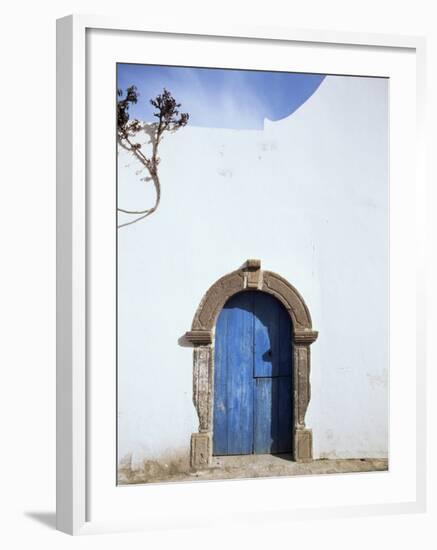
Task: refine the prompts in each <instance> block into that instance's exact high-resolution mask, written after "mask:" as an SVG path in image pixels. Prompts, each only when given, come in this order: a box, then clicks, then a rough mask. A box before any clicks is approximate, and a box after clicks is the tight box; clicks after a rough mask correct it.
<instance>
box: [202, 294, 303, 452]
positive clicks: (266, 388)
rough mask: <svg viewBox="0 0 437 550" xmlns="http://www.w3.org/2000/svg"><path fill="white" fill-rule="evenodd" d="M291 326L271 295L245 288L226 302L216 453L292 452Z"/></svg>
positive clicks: (218, 360) (219, 343) (217, 364)
mask: <svg viewBox="0 0 437 550" xmlns="http://www.w3.org/2000/svg"><path fill="white" fill-rule="evenodd" d="M291 331H292V327H291V321H290V318H289V316H288V313H287V312H286V310H285V309H284V307H283V306H282V304H281V303H280V302H279V301H278V300H276V299H275V298H274V297H273V296H271V295H269V294H265V293H263V292H257V291H248V292H241V293H239V294H236V295H235V296H233V297H232V298H231V299H230V300H229V301H228V302H227V303H226V304H225V306H224V308H223V309H222V311H221V313H220V315H219V318H218V320H217V325H216V336H215V358H214V411H213V412H214V422H213V424H214V427H213V453H214V454H215V455H233V454H252V453H255V454H261V453H285V452H290V451H291V434H292V400H291V399H292V397H291V396H292V377H291V375H292V353H291V342H292V339H291V338H292V334H291Z"/></svg>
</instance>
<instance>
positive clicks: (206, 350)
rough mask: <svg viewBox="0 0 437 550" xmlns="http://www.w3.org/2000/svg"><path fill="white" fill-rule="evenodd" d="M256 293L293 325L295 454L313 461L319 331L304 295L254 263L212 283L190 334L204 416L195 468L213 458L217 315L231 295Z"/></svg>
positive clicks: (194, 446) (195, 441)
mask: <svg viewBox="0 0 437 550" xmlns="http://www.w3.org/2000/svg"><path fill="white" fill-rule="evenodd" d="M256 289H258V290H260V291H263V292H267V293H270V294H272V295H273V296H275V297H276V298H277V299H278V300H280V302H281V303H282V304H283V305H284V306H285V308H286V309H287V311H288V312H289V314H290V317H291V320H292V323H293V329H294V330H293V335H292V341H291V342H290V345H292V344H294V367H293V368H294V371H293V376H294V428H293V454H294V459H295V460H298V461H302V460H311V458H312V432H311V430H310V429H308V428H306V427H305V414H306V411H307V408H308V404H309V401H310V397H311V391H310V348H309V346H310V344H312V343H313V342H314V341H315V340H316V339H317V336H318V333H317V331H315V330H312V325H311V316H310V313H309V311H308V308H307V306H306V304H305V302H304V300H303V298H302V296H301V295H300V294H299V292H298V291H297V290H296V289H295V288H294V287H293V286H292V285H290V283H288V282H287V281H286V280H285V279H283V278H282V277H280V276H279V275H277V274H276V273H273V272H271V271H263V270H262V269H261V262H260V260H253V259H252V260H247V261H246V262H245V264H244V265H243V267H241V268H240V269H238V270H237V271H233V272H232V273H229V274H228V275H225V276H224V277H222V278H221V279H219V280H218V281H217V282H216V283H214V284H213V285H212V287H211V288H210V289H209V290H208V291H207V293H206V294H205V296H204V298H203V299H202V301H201V303H200V306H199V308H198V309H197V311H196V314H195V316H194V319H193V323H192V326H191V330H190V331H188V332H187V333H186V334H185V338H186V340H187V341H188V342H190V343H192V344H193V345H194V354H193V356H194V364H193V403H194V406H195V408H196V411H197V415H198V418H199V432H198V433H194V434H192V436H191V465H192V467H193V468H207V467H208V466H209V465H210V464H211V458H212V402H213V399H212V396H213V381H214V375H213V372H214V359H213V356H214V353H213V335H214V327H215V323H216V320H217V317H218V315H219V313H220V311H221V309H222V307H223V306H224V304H225V303H226V301H227V300H228V299H229V298H230V297H231V296H232V295H234V294H236V293H237V292H241V291H244V290H256Z"/></svg>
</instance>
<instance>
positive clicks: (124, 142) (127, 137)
mask: <svg viewBox="0 0 437 550" xmlns="http://www.w3.org/2000/svg"><path fill="white" fill-rule="evenodd" d="M117 95H118V97H120V98H122V99H119V100H118V101H117V140H118V143H119V144H120V145H121V146H122V147H123V148H124V149H125V150H126V151H129V152H130V153H132V154H133V156H134V157H135V158H136V159H137V160H138V161H139V162H140V163H141V164H142V165H143V166H144V167H145V168H146V169H147V171H148V172H149V174H150V178H149V180H151V181H152V182H153V184H154V187H155V196H156V198H155V204H154V206H152V208H147V209H144V210H128V209H124V208H117V210H118V211H119V212H123V213H125V214H132V215H138V214H141V216H140V217H139V218H136V219H134V220H132V221H129V222H126V223H123V224H121V225H119V226H118V227H119V228H120V227H126V226H127V225H131V224H133V223H136V222H138V221H140V220H142V219H144V218H146V217H147V216H150V214H153V212H155V211H156V209H157V208H158V206H159V203H160V200H161V183H160V180H159V175H158V165H159V163H160V160H161V159H160V158H159V157H158V148H159V144H160V143H161V141H162V139H163V135H164V132H175V131H177V130H179V128H182V127H183V126H185V125H186V124H187V123H188V119H189V117H190V115H189V114H188V113H180V112H179V108H180V106H181V104H180V103H177V102H176V100H175V99H174V97H173V96H172V95H171V93H170V92H169V91H168V90H166V89H165V88H164V90H163V92H162V93H161V94H159V95H157V96H156V97H155V98H154V99H151V100H150V103H151V104H152V105H153V107H155V109H156V111H155V112H154V113H153V116H154V117H156V118H157V119H158V122H156V123H153V124H141V123H140V122H139V121H138V120H137V119H132V120H130V117H129V107H130V105H132V104H135V103H137V102H138V95H139V94H138V92H137V88H136V86H130V87H129V88H127V90H126V92H125V96H124V97H123V92H122V90H117ZM142 131H143V132H145V133H146V134H147V135H148V136H149V138H150V141H149V143H151V145H152V154H151V156H150V158H148V157H146V155H145V154H144V153H143V151H142V150H141V144H140V143H138V142H137V141H136V137H137V136H138V134H139V133H140V132H142Z"/></svg>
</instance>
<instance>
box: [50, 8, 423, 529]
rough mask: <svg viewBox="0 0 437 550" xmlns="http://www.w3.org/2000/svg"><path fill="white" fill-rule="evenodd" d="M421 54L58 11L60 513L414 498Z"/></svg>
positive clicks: (327, 506) (329, 506)
mask: <svg viewBox="0 0 437 550" xmlns="http://www.w3.org/2000/svg"><path fill="white" fill-rule="evenodd" d="M423 49H424V44H423V41H422V40H421V39H418V38H412V37H393V36H382V35H381V36H375V35H369V36H363V35H354V34H350V35H349V34H347V35H346V34H344V35H343V34H341V33H333V34H330V33H321V32H310V31H305V32H304V31H292V30H290V31H286V30H276V31H275V30H268V29H267V30H266V29H241V30H240V31H238V32H236V31H235V30H226V29H178V28H164V26H161V27H153V26H151V25H145V26H141V25H139V24H138V23H136V22H134V23H132V22H126V21H113V20H107V19H104V18H103V19H102V18H93V17H82V16H71V17H68V18H64V19H61V20H59V21H58V65H57V66H58V174H57V175H58V312H59V313H58V315H59V316H58V359H57V363H58V392H57V394H58V409H57V416H58V434H57V435H58V446H57V452H58V477H57V484H58V528H59V529H61V530H63V531H66V532H69V533H74V534H77V533H86V532H93V531H95V530H108V529H126V528H130V527H132V526H135V527H137V526H141V527H142V528H151V527H154V528H156V527H157V526H162V525H199V526H200V525H209V524H211V523H214V522H220V521H240V520H241V519H243V518H244V519H247V518H249V519H252V520H253V519H255V518H256V517H263V518H264V519H266V520H274V519H278V518H284V517H289V518H293V517H318V516H320V515H322V516H323V515H325V517H326V514H341V513H354V514H360V513H369V512H372V513H379V512H386V513H387V512H390V513H393V512H396V511H400V510H403V511H407V510H410V511H418V510H421V509H423V507H424V502H425V496H424V491H425V480H426V477H425V469H424V444H425V441H424V431H423V425H424V410H423V398H424V395H423V392H424V390H423V388H424V386H423V382H424V376H425V372H424V369H425V364H424V355H423V354H424V351H423V350H424V332H423V317H424V310H423V297H421V291H420V288H421V284H422V283H423V279H421V277H423V273H422V271H421V269H422V267H421V266H422V257H423V245H422V244H421V236H422V235H423V228H422V227H421V225H420V209H421V208H423V186H424V181H423V162H422V157H421V155H422V149H421V120H422V119H423V112H422V101H421V94H422V93H423V90H422V86H423V83H422V79H423V66H422V65H423ZM406 257H408V261H407V262H406V261H405V258H406ZM416 289H419V290H418V291H416ZM346 474H348V475H346Z"/></svg>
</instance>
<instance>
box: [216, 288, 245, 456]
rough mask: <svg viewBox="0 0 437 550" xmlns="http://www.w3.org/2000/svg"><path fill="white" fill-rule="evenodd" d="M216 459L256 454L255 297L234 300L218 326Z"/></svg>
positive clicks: (221, 317) (221, 316) (242, 296)
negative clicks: (254, 423)
mask: <svg viewBox="0 0 437 550" xmlns="http://www.w3.org/2000/svg"><path fill="white" fill-rule="evenodd" d="M215 348H216V349H215V373H214V433H213V452H214V454H215V455H229V454H250V453H252V452H253V376H252V375H253V297H252V295H251V293H250V292H247V293H241V294H237V295H235V296H234V297H232V298H231V299H230V300H229V301H228V302H227V304H226V305H225V307H224V308H223V310H222V312H221V313H220V315H219V319H218V321H217V326H216V345H215Z"/></svg>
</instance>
